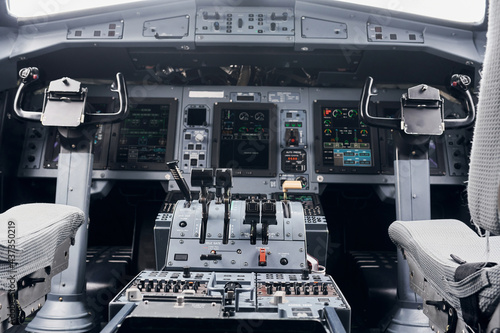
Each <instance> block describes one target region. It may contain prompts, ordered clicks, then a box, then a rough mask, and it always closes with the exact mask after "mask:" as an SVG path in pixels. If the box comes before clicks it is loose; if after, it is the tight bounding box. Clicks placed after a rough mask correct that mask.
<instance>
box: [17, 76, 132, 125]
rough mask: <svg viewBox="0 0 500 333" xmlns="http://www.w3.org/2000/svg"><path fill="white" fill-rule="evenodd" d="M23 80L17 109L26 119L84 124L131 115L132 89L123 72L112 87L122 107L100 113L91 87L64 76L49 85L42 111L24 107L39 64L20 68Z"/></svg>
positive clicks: (112, 120)
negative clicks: (91, 100) (90, 98)
mask: <svg viewBox="0 0 500 333" xmlns="http://www.w3.org/2000/svg"><path fill="white" fill-rule="evenodd" d="M19 77H20V78H21V83H20V84H19V87H18V89H17V92H16V96H15V98H14V112H15V113H16V114H17V115H18V116H19V117H20V118H23V119H28V120H38V121H41V122H42V124H43V125H45V126H61V127H73V128H74V127H78V126H80V125H82V124H96V123H108V122H115V121H121V120H123V119H125V118H126V117H127V116H128V92H127V85H126V82H125V79H124V77H123V75H122V74H121V73H117V74H116V82H114V83H113V84H112V85H111V91H112V92H115V93H117V94H118V100H119V104H120V107H119V109H118V111H116V112H112V113H97V112H95V110H94V108H93V107H92V106H91V105H88V104H87V103H86V101H87V92H88V90H87V88H84V87H81V83H80V82H78V81H76V80H73V79H70V78H68V77H63V78H61V79H59V80H55V81H52V82H51V83H50V84H49V87H48V88H47V89H45V94H44V102H43V109H42V112H38V111H26V110H23V109H22V107H21V102H22V99H23V95H24V90H25V88H26V87H27V86H28V85H30V84H32V83H33V82H35V81H37V80H38V79H39V78H40V74H39V70H38V68H36V67H27V68H23V69H21V70H20V71H19Z"/></svg>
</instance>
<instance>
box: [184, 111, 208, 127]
mask: <svg viewBox="0 0 500 333" xmlns="http://www.w3.org/2000/svg"><path fill="white" fill-rule="evenodd" d="M206 122H207V109H205V108H189V109H188V110H187V125H188V126H201V125H204V126H205V125H206Z"/></svg>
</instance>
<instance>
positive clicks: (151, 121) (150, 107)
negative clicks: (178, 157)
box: [111, 99, 177, 170]
mask: <svg viewBox="0 0 500 333" xmlns="http://www.w3.org/2000/svg"><path fill="white" fill-rule="evenodd" d="M173 104H176V103H174V102H173V100H171V99H162V100H153V101H148V103H147V104H141V103H139V104H135V105H134V104H132V105H131V106H130V109H129V115H128V117H127V118H126V119H125V120H124V121H123V122H122V123H120V124H119V128H118V129H116V128H114V131H113V139H114V140H113V141H114V145H113V148H114V149H116V151H115V152H114V155H113V156H114V161H113V163H112V164H111V168H113V169H139V170H140V169H146V170H158V169H159V170H163V169H165V168H166V167H165V166H164V164H165V162H166V161H167V160H170V159H171V158H172V157H173V154H172V153H173V144H174V138H175V125H176V124H175V118H176V114H177V109H176V108H175V107H174V106H173Z"/></svg>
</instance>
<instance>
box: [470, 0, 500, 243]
mask: <svg viewBox="0 0 500 333" xmlns="http://www.w3.org/2000/svg"><path fill="white" fill-rule="evenodd" d="M488 21H489V22H488V32H487V46H486V54H485V59H484V64H483V74H482V79H481V82H480V90H479V103H478V108H477V119H476V125H475V128H474V137H473V141H472V152H471V163H470V171H469V184H468V190H467V191H468V201H469V210H470V213H471V217H472V221H473V222H474V224H476V225H477V226H479V227H481V228H483V229H485V230H488V231H490V232H491V233H493V234H500V222H499V216H498V215H499V213H498V208H499V203H498V200H499V198H500V196H499V193H498V192H499V184H500V139H499V135H500V85H499V80H500V1H497V0H490V1H489V18H488Z"/></svg>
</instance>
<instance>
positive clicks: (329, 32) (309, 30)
mask: <svg viewBox="0 0 500 333" xmlns="http://www.w3.org/2000/svg"><path fill="white" fill-rule="evenodd" d="M302 37H304V38H328V39H345V38H347V24H345V23H341V22H334V21H330V20H319V19H316V18H310V17H305V16H303V17H302Z"/></svg>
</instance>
